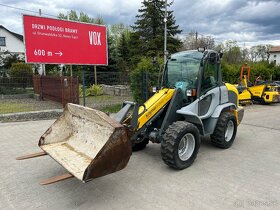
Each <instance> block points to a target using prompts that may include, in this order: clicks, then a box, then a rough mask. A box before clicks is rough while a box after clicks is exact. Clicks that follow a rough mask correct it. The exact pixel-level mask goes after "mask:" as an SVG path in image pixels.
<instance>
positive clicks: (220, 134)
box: [211, 112, 236, 149]
mask: <svg viewBox="0 0 280 210" xmlns="http://www.w3.org/2000/svg"><path fill="white" fill-rule="evenodd" d="M230 118H231V119H235V117H234V115H233V113H231V112H222V113H221V115H220V117H219V119H218V122H217V124H216V127H215V130H214V132H213V134H212V135H211V143H212V144H213V145H215V146H216V147H219V148H222V149H227V148H229V147H230V146H231V145H232V143H233V141H230V142H226V141H225V136H224V132H225V131H224V129H225V126H226V124H227V121H228V119H230ZM234 122H235V126H236V121H235V120H234ZM233 135H234V136H233V137H234V138H235V135H236V128H235V133H234V134H233Z"/></svg>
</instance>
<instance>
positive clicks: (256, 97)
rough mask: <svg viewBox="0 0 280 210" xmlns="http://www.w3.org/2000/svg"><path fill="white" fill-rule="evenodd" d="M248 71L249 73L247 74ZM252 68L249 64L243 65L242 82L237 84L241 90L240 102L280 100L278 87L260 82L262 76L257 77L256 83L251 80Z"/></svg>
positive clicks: (269, 102)
mask: <svg viewBox="0 0 280 210" xmlns="http://www.w3.org/2000/svg"><path fill="white" fill-rule="evenodd" d="M245 71H247V75H246V74H245ZM250 72H251V68H250V66H248V65H247V64H245V65H244V66H242V67H241V71H240V83H239V84H238V85H236V87H237V89H238V92H239V96H238V97H239V102H240V104H242V105H244V104H247V103H252V102H257V103H261V104H271V103H277V102H280V95H279V92H278V87H277V86H276V85H273V84H268V83H261V84H260V83H258V80H259V78H260V77H257V79H256V81H255V82H254V84H252V83H251V82H250Z"/></svg>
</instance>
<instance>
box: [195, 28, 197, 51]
mask: <svg viewBox="0 0 280 210" xmlns="http://www.w3.org/2000/svg"><path fill="white" fill-rule="evenodd" d="M195 49H197V31H196V32H195Z"/></svg>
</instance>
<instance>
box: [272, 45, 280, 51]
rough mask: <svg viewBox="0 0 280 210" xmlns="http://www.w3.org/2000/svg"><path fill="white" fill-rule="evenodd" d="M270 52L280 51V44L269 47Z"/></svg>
mask: <svg viewBox="0 0 280 210" xmlns="http://www.w3.org/2000/svg"><path fill="white" fill-rule="evenodd" d="M269 52H280V46H275V47H272V48H270V49H269Z"/></svg>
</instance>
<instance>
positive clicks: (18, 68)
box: [9, 63, 32, 88]
mask: <svg viewBox="0 0 280 210" xmlns="http://www.w3.org/2000/svg"><path fill="white" fill-rule="evenodd" d="M9 75H10V77H11V79H12V80H13V82H14V84H15V86H17V87H22V88H26V87H27V85H31V84H32V83H31V82H32V68H31V66H30V65H29V64H26V63H13V64H12V67H11V68H10V71H9Z"/></svg>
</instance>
